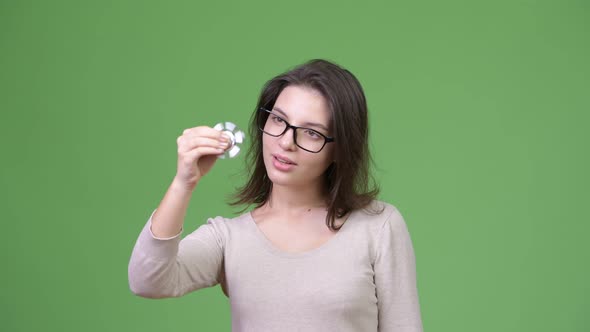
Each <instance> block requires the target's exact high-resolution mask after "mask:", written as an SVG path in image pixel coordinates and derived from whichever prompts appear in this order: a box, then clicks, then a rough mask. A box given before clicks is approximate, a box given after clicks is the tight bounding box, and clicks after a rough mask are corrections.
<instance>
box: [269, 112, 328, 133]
mask: <svg viewBox="0 0 590 332" xmlns="http://www.w3.org/2000/svg"><path fill="white" fill-rule="evenodd" d="M273 111H277V112H278V113H280V114H281V115H282V116H283V117H285V118H287V119H289V116H288V115H287V114H286V113H285V112H283V110H282V109H280V108H278V107H273ZM303 126H304V127H308V126H312V127H318V128H321V129H323V130H325V131H328V128H327V127H326V126H324V125H323V124H321V123H316V122H305V123H304V124H303Z"/></svg>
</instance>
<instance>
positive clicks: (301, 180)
mask: <svg viewBox="0 0 590 332" xmlns="http://www.w3.org/2000/svg"><path fill="white" fill-rule="evenodd" d="M269 111H272V113H273V114H276V115H278V116H280V117H281V118H283V119H284V120H285V121H287V122H288V123H289V124H291V125H293V126H300V127H306V128H311V129H313V130H315V131H317V132H320V133H322V134H324V135H326V136H331V134H332V133H331V132H330V130H331V128H330V123H331V121H330V120H331V116H330V111H329V108H328V104H327V101H326V100H325V98H324V97H323V96H322V95H321V93H319V92H318V91H316V90H314V89H311V88H307V87H301V86H295V85H291V86H287V87H286V88H284V89H283V91H281V93H280V94H279V96H278V98H277V100H276V102H275V105H274V108H273V109H272V110H269ZM272 118H273V116H272V115H271V116H269V118H268V120H267V125H269V121H273V120H272ZM274 119H275V120H274V121H280V120H277V119H276V118H274ZM300 135H301V134H299V135H298V138H299V137H300ZM302 141H303V140H302V139H300V140H298V142H299V143H300V144H301V143H302ZM333 145H334V143H328V144H326V145H325V146H324V148H323V149H322V150H321V151H320V152H318V153H311V152H308V151H305V150H303V149H301V148H300V147H299V146H297V145H296V144H295V141H294V140H293V129H288V130H287V131H286V132H285V133H284V134H283V135H282V136H279V137H273V136H270V135H267V134H263V135H262V154H263V158H264V165H265V167H266V172H267V174H268V177H269V179H270V180H271V181H272V183H273V185H275V186H290V187H306V188H309V186H316V187H317V188H321V186H322V184H323V179H322V174H323V173H324V171H325V170H326V169H327V168H328V166H329V165H330V164H331V163H332V161H333V148H334V147H333Z"/></svg>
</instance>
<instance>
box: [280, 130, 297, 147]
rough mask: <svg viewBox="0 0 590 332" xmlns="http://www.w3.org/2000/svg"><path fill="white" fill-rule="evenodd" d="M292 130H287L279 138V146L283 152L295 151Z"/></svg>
mask: <svg viewBox="0 0 590 332" xmlns="http://www.w3.org/2000/svg"><path fill="white" fill-rule="evenodd" d="M294 134H295V132H294V129H293V128H289V129H287V131H286V132H285V133H284V134H283V135H282V136H281V137H279V146H280V147H281V148H283V149H284V150H294V149H295V146H296V145H295V137H294Z"/></svg>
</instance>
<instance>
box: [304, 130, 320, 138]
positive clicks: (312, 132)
mask: <svg viewBox="0 0 590 332" xmlns="http://www.w3.org/2000/svg"><path fill="white" fill-rule="evenodd" d="M305 134H306V135H307V136H309V137H311V138H319V137H320V134H319V133H318V132H316V131H315V130H311V129H306V130H305Z"/></svg>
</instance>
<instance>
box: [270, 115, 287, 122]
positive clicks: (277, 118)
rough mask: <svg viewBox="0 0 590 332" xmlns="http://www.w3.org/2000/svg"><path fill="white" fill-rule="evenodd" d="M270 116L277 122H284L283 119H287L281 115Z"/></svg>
mask: <svg viewBox="0 0 590 332" xmlns="http://www.w3.org/2000/svg"><path fill="white" fill-rule="evenodd" d="M270 117H271V118H270V119H271V120H272V121H274V122H276V123H282V122H283V121H285V120H283V119H282V118H281V117H278V116H276V115H271V116H270Z"/></svg>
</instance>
